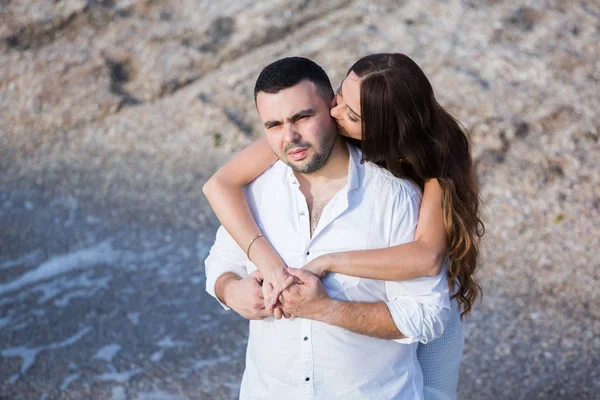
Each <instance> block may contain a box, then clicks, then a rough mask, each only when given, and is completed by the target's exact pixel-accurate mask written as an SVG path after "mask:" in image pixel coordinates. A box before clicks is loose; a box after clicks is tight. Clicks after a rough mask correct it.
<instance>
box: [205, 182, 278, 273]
mask: <svg viewBox="0 0 600 400" xmlns="http://www.w3.org/2000/svg"><path fill="white" fill-rule="evenodd" d="M203 190H204V194H205V195H206V197H207V199H208V201H209V203H210V205H211V207H212V208H213V211H214V212H215V215H216V216H217V218H218V219H219V221H220V222H221V224H222V225H223V227H224V228H225V229H226V230H227V232H229V234H230V235H231V237H232V238H233V240H235V242H236V243H237V244H238V245H239V246H240V247H241V248H242V250H243V251H244V252H246V251H247V250H248V245H249V244H250V241H251V240H252V238H253V237H254V236H256V235H257V234H258V233H259V232H260V229H259V228H258V225H257V224H256V222H255V221H254V218H253V217H252V213H251V212H250V207H248V203H247V201H246V197H245V196H244V192H243V191H242V190H240V188H239V186H238V185H236V184H231V183H229V182H227V181H226V180H224V179H220V178H219V177H218V176H214V177H213V178H211V180H210V181H208V182H207V183H206V184H205V185H204V188H203ZM250 259H251V260H252V262H253V263H254V264H255V265H256V267H257V268H258V269H259V271H260V272H262V273H263V274H268V273H269V272H270V270H271V269H274V268H276V267H280V266H282V265H285V263H284V262H283V260H282V259H281V257H280V256H279V254H277V252H276V251H275V250H274V249H273V247H271V245H270V244H269V242H268V241H267V239H266V238H265V237H261V238H259V239H257V240H255V241H254V243H253V244H252V247H251V248H250Z"/></svg>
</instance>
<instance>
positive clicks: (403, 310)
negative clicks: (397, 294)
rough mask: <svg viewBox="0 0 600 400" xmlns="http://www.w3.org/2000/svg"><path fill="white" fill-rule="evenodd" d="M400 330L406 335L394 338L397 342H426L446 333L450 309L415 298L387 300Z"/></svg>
mask: <svg viewBox="0 0 600 400" xmlns="http://www.w3.org/2000/svg"><path fill="white" fill-rule="evenodd" d="M386 305H387V307H388V310H389V311H390V314H391V315H392V319H393V320H394V324H396V327H397V328H398V330H399V331H400V332H401V333H402V334H403V335H404V336H406V338H404V339H396V340H394V341H395V342H397V343H402V344H411V343H416V342H420V343H423V344H426V343H428V342H430V341H432V340H434V339H436V338H438V337H440V336H442V334H443V333H444V326H445V324H446V321H447V320H448V318H449V315H450V310H448V309H446V308H441V307H436V306H432V305H429V304H423V303H420V302H418V301H416V300H414V299H409V298H404V299H399V298H396V299H394V300H392V301H388V302H386Z"/></svg>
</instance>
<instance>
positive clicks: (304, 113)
mask: <svg viewBox="0 0 600 400" xmlns="http://www.w3.org/2000/svg"><path fill="white" fill-rule="evenodd" d="M311 115H315V110H313V109H312V108H307V109H305V110H300V111H298V112H297V113H295V114H294V115H292V117H291V118H290V119H289V120H290V121H292V122H295V121H297V120H299V119H300V118H302V117H310V116H311Z"/></svg>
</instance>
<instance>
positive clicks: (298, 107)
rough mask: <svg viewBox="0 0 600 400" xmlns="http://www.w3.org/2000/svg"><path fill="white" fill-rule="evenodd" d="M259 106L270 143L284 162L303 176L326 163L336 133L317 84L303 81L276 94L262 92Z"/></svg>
mask: <svg viewBox="0 0 600 400" xmlns="http://www.w3.org/2000/svg"><path fill="white" fill-rule="evenodd" d="M256 106H257V108H258V114H259V116H260V120H261V122H262V124H263V127H264V129H265V133H266V137H267V141H268V142H269V145H270V146H271V149H272V150H273V152H274V153H275V154H276V155H277V157H279V159H280V160H281V161H283V162H284V163H286V164H287V165H289V166H290V167H292V169H293V170H294V171H297V172H300V173H303V174H310V173H312V172H315V171H317V170H318V169H319V168H321V167H322V166H323V165H324V164H325V162H326V161H327V158H328V157H329V153H330V152H331V149H332V148H333V144H334V143H335V140H336V138H337V132H336V128H335V123H334V122H333V120H332V119H331V116H330V114H329V109H330V107H331V105H330V104H327V102H326V101H325V100H324V99H323V98H322V97H321V96H320V95H319V93H318V92H317V88H316V86H315V84H314V83H312V82H310V81H308V80H304V81H302V82H300V83H298V84H297V85H295V86H292V87H291V88H288V89H284V90H281V91H280V92H278V93H275V94H270V93H265V92H259V93H258V96H257V97H256Z"/></svg>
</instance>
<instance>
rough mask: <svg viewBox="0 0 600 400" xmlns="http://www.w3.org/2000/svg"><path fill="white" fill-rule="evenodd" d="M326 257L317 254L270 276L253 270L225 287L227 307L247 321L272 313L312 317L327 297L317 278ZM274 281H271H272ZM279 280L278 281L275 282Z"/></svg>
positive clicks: (325, 269) (322, 271)
mask: <svg viewBox="0 0 600 400" xmlns="http://www.w3.org/2000/svg"><path fill="white" fill-rule="evenodd" d="M326 261H327V260H326V259H325V257H323V256H321V257H317V258H315V259H314V260H312V261H311V262H309V263H308V264H306V265H305V266H304V267H303V268H302V269H296V268H288V267H285V266H283V267H280V268H278V269H277V270H274V271H273V272H272V273H271V275H270V277H269V278H270V279H264V278H263V275H262V274H261V273H260V272H259V271H258V270H257V271H254V272H252V273H251V274H250V275H248V276H247V277H245V278H242V279H239V280H236V281H231V282H230V284H229V285H227V286H226V289H225V290H226V293H225V299H226V303H227V305H228V306H229V307H231V309H233V310H234V311H236V312H237V313H238V314H240V315H241V316H242V317H244V318H246V319H251V320H259V319H264V318H267V317H270V316H274V317H275V318H276V319H281V318H282V317H286V318H290V317H292V316H294V317H302V318H313V319H314V317H315V315H316V314H317V313H319V312H320V311H322V308H323V306H325V305H326V301H325V302H324V301H323V300H326V299H328V298H329V296H328V295H327V291H326V290H325V288H324V287H323V284H322V283H321V281H320V279H319V278H320V277H322V276H324V275H325V274H326V273H327V269H328V267H327V262H326ZM272 282H273V283H274V284H273V283H272ZM278 282H279V283H278Z"/></svg>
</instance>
